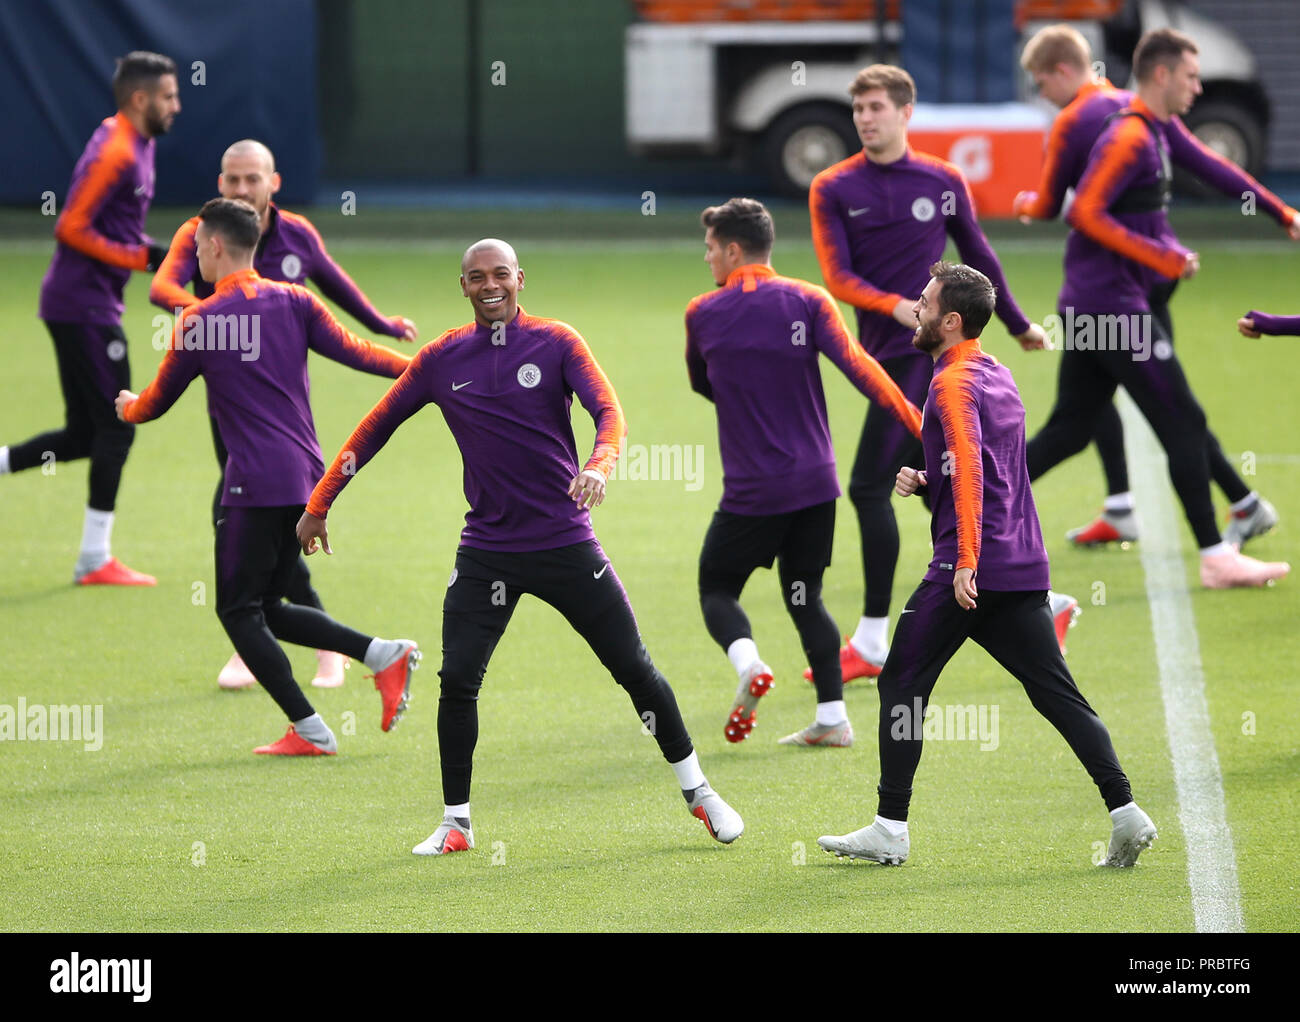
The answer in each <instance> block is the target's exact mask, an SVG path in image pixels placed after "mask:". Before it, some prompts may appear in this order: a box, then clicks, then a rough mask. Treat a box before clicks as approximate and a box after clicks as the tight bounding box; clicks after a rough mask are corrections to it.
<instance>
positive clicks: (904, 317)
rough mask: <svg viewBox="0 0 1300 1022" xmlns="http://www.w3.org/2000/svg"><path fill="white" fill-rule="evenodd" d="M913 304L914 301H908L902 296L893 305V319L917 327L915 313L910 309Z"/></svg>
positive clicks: (907, 325) (913, 328)
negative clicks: (900, 299)
mask: <svg viewBox="0 0 1300 1022" xmlns="http://www.w3.org/2000/svg"><path fill="white" fill-rule="evenodd" d="M915 306H916V302H909V301H908V300H907V299H906V298H904V299H903V300H902V301H901V302H899V303H898V304H897V305H895V306H894V319H896V320H898V322H900V323H902V324H903V326H905V327H909V328H911V329H912V330H915V329H916V327H917V321H916V313H915V312H913V311H912V309H913V308H914V307H915Z"/></svg>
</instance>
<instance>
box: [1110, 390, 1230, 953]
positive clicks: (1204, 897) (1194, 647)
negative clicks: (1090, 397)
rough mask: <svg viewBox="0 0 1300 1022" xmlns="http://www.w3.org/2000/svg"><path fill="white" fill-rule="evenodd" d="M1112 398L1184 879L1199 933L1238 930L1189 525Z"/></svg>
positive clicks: (1141, 437) (1133, 425)
mask: <svg viewBox="0 0 1300 1022" xmlns="http://www.w3.org/2000/svg"><path fill="white" fill-rule="evenodd" d="M1118 396H1119V409H1120V417H1121V418H1122V419H1123V421H1124V434H1125V436H1126V437H1127V439H1128V445H1129V451H1130V457H1131V459H1132V461H1133V462H1134V464H1133V468H1134V472H1133V473H1132V481H1133V495H1134V497H1135V498H1136V501H1137V506H1138V507H1139V508H1140V509H1141V514H1142V540H1141V542H1139V543H1138V547H1139V549H1140V550H1141V551H1142V570H1143V572H1144V574H1145V575H1146V588H1147V602H1148V604H1149V605H1150V607H1151V631H1152V633H1153V634H1154V635H1155V643H1156V662H1157V664H1158V666H1159V668H1160V696H1161V698H1162V699H1163V700H1164V704H1165V731H1166V733H1167V734H1168V736H1169V752H1170V754H1171V755H1172V756H1173V761H1174V785H1175V787H1176V789H1177V791H1178V820H1179V823H1180V824H1181V825H1182V828H1183V838H1184V840H1185V841H1186V843H1187V881H1188V885H1189V886H1190V887H1191V890H1192V913H1193V915H1194V917H1195V921H1196V931H1197V932H1198V933H1240V932H1242V931H1243V930H1244V929H1245V922H1244V920H1243V917H1242V913H1241V892H1240V889H1239V887H1238V884H1237V856H1236V853H1235V851H1234V850H1233V844H1232V833H1231V831H1229V829H1228V818H1227V811H1226V809H1225V807H1224V797H1223V775H1222V773H1221V772H1220V770H1219V756H1218V753H1217V752H1216V751H1215V747H1214V733H1213V732H1212V731H1211V729H1210V711H1209V706H1208V705H1207V703H1206V701H1205V674H1204V671H1203V670H1202V668H1201V647H1200V642H1199V640H1198V638H1197V634H1196V619H1195V617H1194V615H1193V613H1192V601H1191V597H1190V595H1189V594H1188V591H1187V575H1186V572H1185V571H1184V570H1183V556H1182V549H1181V547H1182V544H1181V542H1180V540H1179V537H1180V536H1182V534H1183V530H1184V528H1185V526H1184V522H1183V516H1182V515H1181V514H1180V513H1179V512H1178V510H1177V505H1176V503H1175V499H1174V495H1173V492H1172V490H1171V488H1170V484H1169V471H1168V467H1167V464H1166V461H1165V456H1164V452H1163V451H1162V450H1161V448H1160V445H1159V443H1158V442H1157V440H1156V438H1155V435H1154V434H1153V433H1152V432H1151V427H1150V426H1148V425H1147V422H1146V419H1144V418H1143V417H1142V414H1141V412H1139V411H1138V409H1137V406H1136V405H1135V404H1134V403H1133V401H1132V399H1131V398H1129V396H1128V394H1126V393H1124V392H1122V391H1121V392H1120V393H1119V395H1118ZM1157 826H1159V824H1158V823H1157Z"/></svg>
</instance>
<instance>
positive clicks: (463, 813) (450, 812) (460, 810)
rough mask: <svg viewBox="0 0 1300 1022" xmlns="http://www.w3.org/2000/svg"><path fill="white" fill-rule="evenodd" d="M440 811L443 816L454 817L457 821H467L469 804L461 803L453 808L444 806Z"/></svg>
mask: <svg viewBox="0 0 1300 1022" xmlns="http://www.w3.org/2000/svg"><path fill="white" fill-rule="evenodd" d="M442 811H443V813H444V814H445V815H447V816H454V817H456V819H458V820H468V819H469V803H468V802H461V803H459V804H458V805H454V806H449V805H444V806H443V807H442Z"/></svg>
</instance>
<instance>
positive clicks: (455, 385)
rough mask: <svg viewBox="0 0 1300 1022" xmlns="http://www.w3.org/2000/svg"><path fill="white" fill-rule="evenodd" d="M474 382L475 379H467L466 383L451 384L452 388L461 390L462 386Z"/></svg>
mask: <svg viewBox="0 0 1300 1022" xmlns="http://www.w3.org/2000/svg"><path fill="white" fill-rule="evenodd" d="M473 382H474V381H473V380H466V381H465V382H464V383H453V384H452V385H451V389H452V390H460V389H461V388H462V387H468V386H469V385H470V384H471V383H473Z"/></svg>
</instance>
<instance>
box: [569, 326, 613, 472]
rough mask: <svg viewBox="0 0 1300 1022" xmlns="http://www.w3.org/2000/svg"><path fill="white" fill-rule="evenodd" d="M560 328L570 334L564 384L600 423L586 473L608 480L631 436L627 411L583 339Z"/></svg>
mask: <svg viewBox="0 0 1300 1022" xmlns="http://www.w3.org/2000/svg"><path fill="white" fill-rule="evenodd" d="M558 325H559V327H560V328H561V329H562V330H564V331H566V333H567V339H568V342H569V349H568V352H567V354H566V355H565V357H564V382H565V383H566V384H567V385H568V386H569V388H570V389H571V390H572V391H573V392H574V393H575V394H576V395H577V396H578V400H579V401H581V402H582V407H583V408H585V409H587V411H588V412H590V413H591V417H592V419H593V420H594V421H595V423H596V443H595V446H594V448H593V450H592V452H591V457H590V458H588V459H587V463H586V464H585V465H583V466H582V470H583V471H584V472H587V471H593V472H599V473H600V474H601V475H603V476H604V477H605V478H606V479H608V478H609V476H610V473H611V472H613V471H614V465H615V464H616V463H617V462H618V456H619V452H620V451H621V450H622V447H623V438H624V437H626V436H627V420H626V419H624V418H623V408H622V406H621V405H620V404H619V403H618V395H617V394H615V393H614V387H613V385H612V384H611V383H610V382H609V378H608V377H607V376H606V375H605V371H604V370H603V369H601V368H600V364H599V363H598V362H597V361H596V357H595V356H594V355H593V354H592V353H591V349H590V348H589V347H587V342H586V341H584V340H583V339H582V335H581V334H579V333H578V331H576V330H574V329H573V327H571V326H569V325H568V324H567V323H560V324H558Z"/></svg>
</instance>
